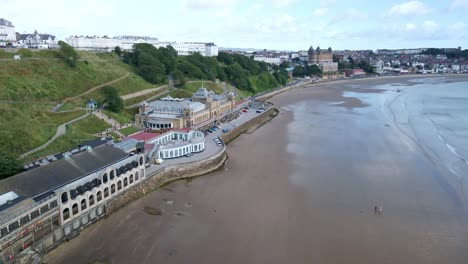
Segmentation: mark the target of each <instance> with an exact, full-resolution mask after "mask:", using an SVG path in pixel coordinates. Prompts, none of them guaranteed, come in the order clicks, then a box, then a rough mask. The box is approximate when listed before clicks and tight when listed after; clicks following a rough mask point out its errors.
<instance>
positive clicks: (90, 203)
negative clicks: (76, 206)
mask: <svg viewBox="0 0 468 264" xmlns="http://www.w3.org/2000/svg"><path fill="white" fill-rule="evenodd" d="M93 204H94V195H91V196H89V206H92V205H93Z"/></svg>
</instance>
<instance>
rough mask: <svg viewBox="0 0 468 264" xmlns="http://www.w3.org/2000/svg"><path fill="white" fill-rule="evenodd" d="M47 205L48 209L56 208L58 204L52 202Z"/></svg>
mask: <svg viewBox="0 0 468 264" xmlns="http://www.w3.org/2000/svg"><path fill="white" fill-rule="evenodd" d="M49 205H50V208H55V207H57V205H58V204H57V201H53V202H51V203H50V204H49Z"/></svg>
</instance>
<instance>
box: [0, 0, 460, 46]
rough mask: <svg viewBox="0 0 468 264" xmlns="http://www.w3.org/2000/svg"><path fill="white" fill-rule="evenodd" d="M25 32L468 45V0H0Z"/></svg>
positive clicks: (247, 42) (238, 42) (0, 12)
mask: <svg viewBox="0 0 468 264" xmlns="http://www.w3.org/2000/svg"><path fill="white" fill-rule="evenodd" d="M0 6H1V9H0V18H5V19H7V20H9V21H11V22H13V24H14V25H15V27H16V31H17V32H20V33H30V32H33V31H34V30H35V29H37V30H38V31H39V32H40V33H49V34H53V35H56V36H58V37H59V39H64V38H65V37H67V36H70V35H109V36H116V35H144V36H153V37H157V38H159V40H167V41H169V40H170V41H173V40H177V41H203V42H215V43H216V44H217V45H218V46H220V47H235V48H260V49H263V48H266V49H284V50H303V49H307V48H308V47H309V46H310V45H313V46H314V47H316V46H317V45H320V46H321V48H327V47H329V46H331V47H332V48H333V49H378V48H416V47H458V46H462V48H464V49H466V48H468V34H467V32H468V25H467V23H468V18H467V15H466V14H468V0H420V1H419V0H418V1H398V0H376V1H372V0H353V1H349V0H170V1H169V0H165V1H161V0H154V1H151V0H131V1H129V0H40V1H38V0H0Z"/></svg>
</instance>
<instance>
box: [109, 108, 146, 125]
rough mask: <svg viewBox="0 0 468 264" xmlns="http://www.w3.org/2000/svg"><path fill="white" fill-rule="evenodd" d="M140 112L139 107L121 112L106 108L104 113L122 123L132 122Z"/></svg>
mask: <svg viewBox="0 0 468 264" xmlns="http://www.w3.org/2000/svg"><path fill="white" fill-rule="evenodd" d="M137 112H138V109H124V110H122V112H120V113H114V112H112V111H109V110H104V113H105V114H106V115H108V116H110V117H112V118H114V119H115V120H117V121H118V122H119V123H120V124H122V125H123V124H126V123H130V122H132V121H134V120H135V114H136V113H137Z"/></svg>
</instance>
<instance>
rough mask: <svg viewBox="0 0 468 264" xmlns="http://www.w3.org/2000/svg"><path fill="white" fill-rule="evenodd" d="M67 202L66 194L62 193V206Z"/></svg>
mask: <svg viewBox="0 0 468 264" xmlns="http://www.w3.org/2000/svg"><path fill="white" fill-rule="evenodd" d="M67 201H68V193H66V192H64V193H62V204H64V203H66V202H67Z"/></svg>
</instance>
